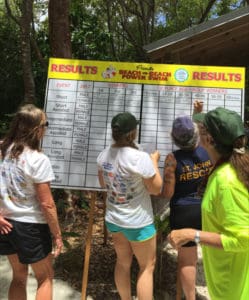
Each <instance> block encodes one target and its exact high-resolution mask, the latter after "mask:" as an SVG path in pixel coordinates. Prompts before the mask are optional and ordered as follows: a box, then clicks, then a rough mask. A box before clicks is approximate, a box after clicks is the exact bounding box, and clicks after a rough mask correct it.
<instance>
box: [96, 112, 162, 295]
mask: <svg viewBox="0 0 249 300" xmlns="http://www.w3.org/2000/svg"><path fill="white" fill-rule="evenodd" d="M137 124H138V121H137V120H136V118H135V117H134V116H133V115H132V114H130V113H128V112H125V113H120V114H118V115H116V116H115V117H114V118H113V119H112V124H111V125H112V137H113V140H114V143H113V144H112V145H111V146H109V147H108V148H106V149H104V150H103V151H102V152H101V153H100V154H99V156H98V158H97V164H98V169H99V181H100V185H101V186H102V187H103V188H105V189H106V190H107V199H106V215H105V224H106V226H107V229H108V230H109V231H110V232H111V233H112V238H113V243H114V248H115V251H116V255H117V261H116V265H115V271H114V277H115V283H116V286H117V289H118V292H119V295H120V297H121V299H122V300H131V299H132V296H131V283H130V269H131V263H132V258H133V255H134V256H135V257H136V259H137V261H138V264H139V274H138V280H137V297H138V299H139V300H152V298H153V271H154V266H155V261H156V230H155V226H154V222H153V221H154V220H153V210H152V205H151V199H150V194H155V195H156V194H159V193H160V190H161V185H162V179H161V176H160V173H159V169H158V160H159V153H158V151H156V152H154V153H153V154H151V155H149V154H148V153H145V152H143V151H140V150H138V148H137V146H136V144H135V142H134V141H135V139H136V135H137V129H136V127H137Z"/></svg>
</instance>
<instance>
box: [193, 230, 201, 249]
mask: <svg viewBox="0 0 249 300" xmlns="http://www.w3.org/2000/svg"><path fill="white" fill-rule="evenodd" d="M194 240H195V243H196V244H197V245H198V244H200V241H201V239H200V231H198V230H196V232H195V238H194Z"/></svg>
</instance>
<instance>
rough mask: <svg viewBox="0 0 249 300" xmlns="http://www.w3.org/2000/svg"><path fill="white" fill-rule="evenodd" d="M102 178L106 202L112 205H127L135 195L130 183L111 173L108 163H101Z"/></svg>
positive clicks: (110, 166) (110, 165)
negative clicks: (106, 195)
mask: <svg viewBox="0 0 249 300" xmlns="http://www.w3.org/2000/svg"><path fill="white" fill-rule="evenodd" d="M103 169H104V171H103V176H104V180H105V183H106V188H107V190H108V197H107V198H108V201H110V202H111V203H114V204H127V203H129V202H130V201H131V200H132V199H133V198H134V196H135V195H136V193H135V189H134V188H132V181H130V180H129V179H126V178H124V177H123V176H121V175H119V174H114V173H113V172H112V170H113V166H112V164H110V163H103Z"/></svg>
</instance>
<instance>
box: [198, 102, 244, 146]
mask: <svg viewBox="0 0 249 300" xmlns="http://www.w3.org/2000/svg"><path fill="white" fill-rule="evenodd" d="M193 120H194V121H195V122H201V123H203V124H204V126H205V127H206V128H207V130H208V132H209V133H210V135H211V136H212V137H213V139H214V141H215V142H216V143H217V144H221V145H224V146H232V145H233V143H234V141H235V140H236V139H237V138H238V137H240V136H242V135H245V128H244V125H243V122H242V119H241V117H240V115H239V114H238V113H236V112H235V111H232V110H229V109H226V108H224V107H217V108H216V109H213V110H210V111H209V112H207V113H206V114H205V113H197V114H194V115H193Z"/></svg>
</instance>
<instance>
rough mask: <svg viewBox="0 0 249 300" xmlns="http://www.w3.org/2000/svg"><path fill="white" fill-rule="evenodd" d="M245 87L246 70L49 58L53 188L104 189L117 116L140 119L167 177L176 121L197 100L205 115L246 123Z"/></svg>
mask: <svg viewBox="0 0 249 300" xmlns="http://www.w3.org/2000/svg"><path fill="white" fill-rule="evenodd" d="M244 85H245V69H244V68H236V67H211V66H188V65H166V64H147V63H119V62H110V61H88V60H69V59H57V58H51V59H50V61H49V69H48V81H47V89H46V99H45V100H46V101H45V111H46V114H47V118H48V121H49V127H48V129H47V132H46V135H45V137H44V139H43V141H42V148H43V150H44V152H45V153H46V154H47V155H48V157H49V158H50V160H51V163H52V167H53V170H54V173H55V177H56V179H55V180H54V181H53V182H52V186H53V187H55V188H71V189H81V190H82V189H87V190H100V186H99V183H98V178H97V164H96V158H97V156H98V154H99V153H100V152H101V151H102V150H103V149H104V148H105V147H107V146H108V145H110V144H111V143H112V138H111V119H112V117H113V116H114V115H116V114H117V113H120V112H124V111H129V112H131V113H132V114H134V115H135V116H136V118H137V119H138V120H140V125H139V128H138V141H137V142H138V143H139V144H140V145H141V146H142V148H143V149H144V151H153V150H155V149H157V150H159V151H160V154H161V158H160V162H159V168H160V170H161V171H162V169H163V162H164V159H165V156H166V155H167V153H169V152H171V151H172V150H174V146H173V145H172V142H171V137H170V132H171V127H172V122H173V120H174V119H175V118H176V117H178V116H180V115H189V116H191V115H192V110H193V102H194V101H195V100H202V101H203V102H204V111H209V110H211V109H214V108H216V107H218V106H222V107H225V108H228V109H231V110H234V111H236V112H238V113H239V114H240V115H242V117H243V111H244Z"/></svg>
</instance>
